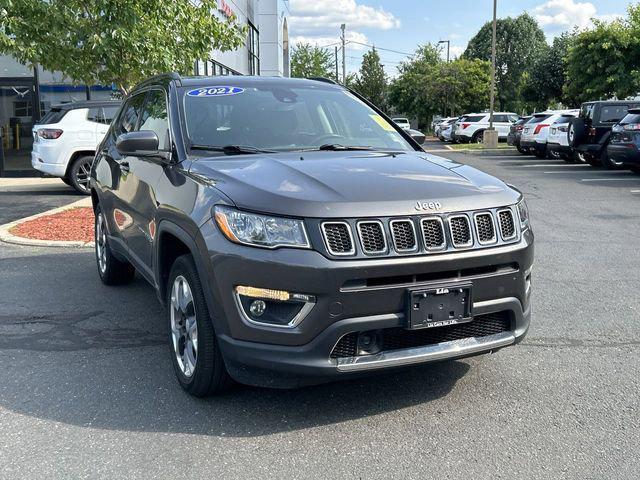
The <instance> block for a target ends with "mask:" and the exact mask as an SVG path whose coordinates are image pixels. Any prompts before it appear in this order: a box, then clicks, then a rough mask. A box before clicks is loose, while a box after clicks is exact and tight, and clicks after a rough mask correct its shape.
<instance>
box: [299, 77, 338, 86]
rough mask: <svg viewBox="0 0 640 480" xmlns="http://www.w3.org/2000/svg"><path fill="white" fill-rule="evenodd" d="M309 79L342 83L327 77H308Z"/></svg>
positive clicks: (336, 83) (335, 83)
mask: <svg viewBox="0 0 640 480" xmlns="http://www.w3.org/2000/svg"><path fill="white" fill-rule="evenodd" d="M307 80H315V81H316V82H324V83H330V84H332V85H340V84H339V83H338V82H336V81H335V80H333V79H331V78H327V77H307Z"/></svg>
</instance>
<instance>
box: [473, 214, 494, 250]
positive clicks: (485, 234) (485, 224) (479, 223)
mask: <svg viewBox="0 0 640 480" xmlns="http://www.w3.org/2000/svg"><path fill="white" fill-rule="evenodd" d="M474 219H475V222H476V233H477V234H478V242H480V243H481V244H483V245H485V244H487V243H494V242H495V241H497V238H496V229H495V227H494V226H493V217H492V216H491V213H489V212H483V213H476V214H475V216H474Z"/></svg>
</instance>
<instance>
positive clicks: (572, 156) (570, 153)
mask: <svg viewBox="0 0 640 480" xmlns="http://www.w3.org/2000/svg"><path fill="white" fill-rule="evenodd" d="M578 113H579V110H571V111H570V112H569V113H563V114H562V115H561V116H560V118H558V119H557V120H556V121H555V122H554V123H553V124H551V126H550V127H549V135H548V136H547V149H548V150H549V151H550V152H552V153H553V152H555V153H557V154H559V155H560V156H561V157H562V158H563V159H564V160H565V161H566V162H569V163H572V162H579V163H584V162H585V158H584V156H583V154H582V153H580V152H575V151H574V150H573V148H572V147H571V146H570V145H569V125H570V124H571V119H572V118H574V117H577V116H578Z"/></svg>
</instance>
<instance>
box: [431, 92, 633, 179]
mask: <svg viewBox="0 0 640 480" xmlns="http://www.w3.org/2000/svg"><path fill="white" fill-rule="evenodd" d="M489 116H490V115H489V113H471V114H466V115H462V116H460V117H449V118H442V119H440V120H439V122H437V123H436V125H435V129H434V131H435V135H436V136H437V137H438V138H439V139H440V140H441V141H443V142H452V143H458V142H461V143H468V142H478V143H481V142H482V141H483V139H484V132H485V131H486V130H487V129H488V128H489ZM493 121H494V126H495V129H496V130H497V131H498V138H499V139H500V140H506V141H507V143H508V144H509V145H512V146H515V147H516V148H517V149H518V151H519V152H520V153H521V154H523V155H527V154H531V155H535V156H536V157H538V158H548V157H555V158H562V159H564V160H565V161H567V162H586V163H589V164H590V165H592V166H594V167H600V166H603V167H605V168H610V169H615V168H629V169H631V170H633V171H634V172H639V173H640V101H637V100H607V101H596V102H586V103H584V104H582V106H581V108H580V109H575V110H546V111H544V112H538V113H534V114H533V115H529V116H523V117H519V116H518V115H516V114H515V113H510V112H495V113H494V117H493Z"/></svg>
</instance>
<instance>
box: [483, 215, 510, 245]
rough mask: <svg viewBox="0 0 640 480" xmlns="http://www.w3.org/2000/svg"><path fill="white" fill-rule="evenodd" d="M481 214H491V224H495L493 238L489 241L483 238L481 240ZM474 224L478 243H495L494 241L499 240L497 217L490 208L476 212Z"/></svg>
mask: <svg viewBox="0 0 640 480" xmlns="http://www.w3.org/2000/svg"><path fill="white" fill-rule="evenodd" d="M481 215H489V218H490V219H491V224H492V225H493V238H492V239H491V240H489V241H484V242H483V241H482V240H480V231H479V230H478V217H479V216H481ZM473 225H474V227H475V229H476V238H477V239H478V243H479V244H480V245H493V244H494V243H497V242H498V231H497V225H496V219H495V218H494V217H493V214H492V213H491V212H490V211H489V210H483V211H480V212H474V214H473ZM514 225H515V223H514Z"/></svg>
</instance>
